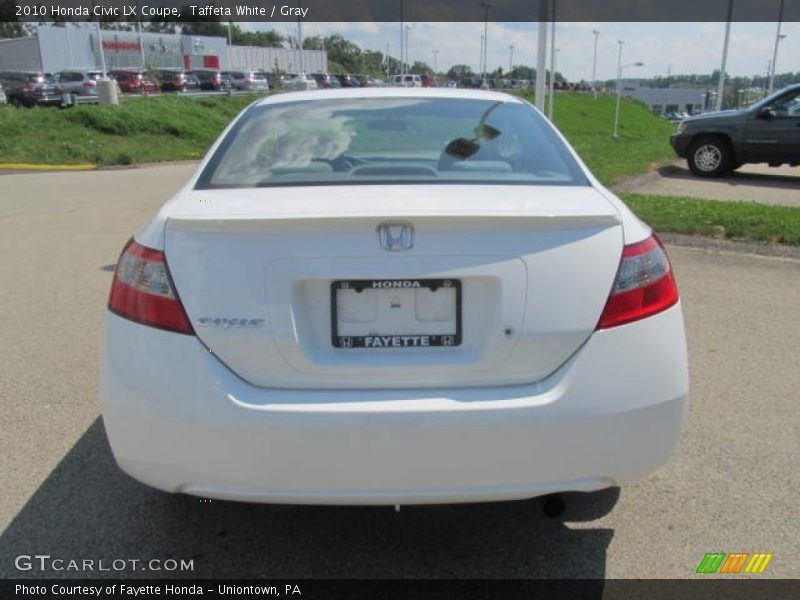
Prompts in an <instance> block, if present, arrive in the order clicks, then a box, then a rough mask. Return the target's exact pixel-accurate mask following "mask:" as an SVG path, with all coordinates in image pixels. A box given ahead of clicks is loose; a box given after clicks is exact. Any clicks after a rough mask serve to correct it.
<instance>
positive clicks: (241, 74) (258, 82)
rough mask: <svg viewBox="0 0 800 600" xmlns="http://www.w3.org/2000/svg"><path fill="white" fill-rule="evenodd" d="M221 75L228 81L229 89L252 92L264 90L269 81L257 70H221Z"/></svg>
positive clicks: (267, 88)
mask: <svg viewBox="0 0 800 600" xmlns="http://www.w3.org/2000/svg"><path fill="white" fill-rule="evenodd" d="M221 76H222V78H223V79H225V80H226V81H230V85H231V89H234V90H241V91H252V92H266V91H268V90H269V83H268V82H267V78H266V76H265V75H264V74H263V73H260V72H258V71H223V72H222V73H221Z"/></svg>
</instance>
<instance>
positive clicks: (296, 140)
mask: <svg viewBox="0 0 800 600" xmlns="http://www.w3.org/2000/svg"><path fill="white" fill-rule="evenodd" d="M687 371H688V369H687V357H686V344H685V337H684V326H683V317H682V313H681V304H680V301H679V298H678V292H677V289H676V286H675V279H674V277H673V272H672V269H671V267H670V264H669V262H668V260H667V256H666V255H665V253H664V249H663V248H662V246H661V244H660V243H659V241H658V240H657V239H656V238H655V237H654V236H653V233H652V231H651V230H650V229H649V228H648V227H647V226H646V225H645V224H643V223H642V222H641V221H639V220H638V219H637V218H636V217H635V216H634V215H633V214H632V213H631V212H630V210H629V209H628V208H627V207H626V206H625V205H624V204H623V203H622V202H621V201H620V200H618V199H617V198H615V197H614V196H613V195H612V194H611V193H610V192H609V191H608V190H606V189H604V188H603V187H602V185H600V184H599V183H598V182H597V180H596V179H595V178H594V177H593V176H592V174H591V173H590V172H589V171H588V170H587V168H586V167H585V166H584V165H583V164H582V162H581V161H580V159H579V158H578V156H577V155H576V154H575V152H574V151H573V150H572V149H571V148H570V147H569V145H568V144H567V142H566V141H565V140H564V139H563V138H562V137H561V135H560V134H559V133H558V132H557V131H556V129H555V128H554V127H553V126H551V125H550V124H549V123H548V122H547V121H546V120H545V119H544V118H543V117H542V116H541V114H540V113H538V112H537V111H536V110H535V109H534V108H533V107H532V106H531V105H530V104H528V103H527V102H525V101H524V100H522V99H520V98H518V97H514V96H509V95H506V94H501V93H495V92H489V91H479V90H475V91H472V90H470V91H466V90H456V89H449V88H447V89H433V88H418V89H408V90H400V89H396V88H384V89H380V88H378V89H352V90H347V91H342V90H333V91H331V90H325V91H318V92H315V91H312V92H295V93H285V94H282V95H276V96H272V97H270V98H267V99H263V100H260V101H258V102H256V103H255V104H253V105H251V106H250V107H249V108H247V109H246V110H245V111H244V112H243V113H242V114H241V115H240V116H239V117H238V118H237V119H236V120H235V121H234V122H233V123H232V124H231V125H230V126H229V127H228V129H227V130H226V131H225V132H224V133H223V134H222V136H221V137H220V139H219V140H218V141H217V142H216V144H215V145H214V146H213V147H212V148H211V150H210V151H209V153H208V155H207V157H206V158H205V160H204V161H203V163H202V164H201V165H200V167H199V169H198V170H197V172H196V174H195V175H194V176H193V177H192V178H191V180H190V181H189V182H188V184H187V185H186V186H185V187H184V188H183V189H182V190H181V191H180V192H179V193H178V194H177V195H175V197H173V198H172V199H171V200H170V201H169V202H167V203H166V204H165V205H164V207H163V208H162V209H161V211H160V212H159V213H158V215H157V216H156V217H155V218H154V219H153V220H152V221H151V222H150V223H149V224H147V225H146V226H144V227H143V228H142V229H141V230H139V231H138V232H137V233H136V235H135V237H134V238H133V239H132V240H131V241H130V242H128V244H127V245H126V246H125V248H124V250H123V252H122V255H121V257H120V259H119V263H118V264H117V268H116V272H115V274H114V280H113V284H112V288H111V294H110V298H109V303H108V311H107V314H106V327H105V347H104V356H103V367H102V384H101V396H102V404H103V413H104V421H105V426H106V430H107V432H108V438H109V440H110V443H111V448H112V450H113V453H114V455H115V457H116V460H117V462H118V463H119V465H120V467H121V468H122V469H123V470H124V471H126V472H127V473H129V474H130V475H132V476H133V477H135V478H136V479H138V480H140V481H142V482H144V483H146V484H148V485H150V486H153V487H156V488H160V489H162V490H167V491H170V492H182V493H186V494H194V495H198V496H203V497H210V498H219V499H230V500H243V501H255V502H276V503H307V504H412V503H443V502H469V501H483V500H504V499H520V498H529V497H533V496H537V495H542V494H547V493H551V492H556V491H591V490H597V489H602V488H606V487H609V486H614V485H617V484H619V483H624V482H628V481H632V480H636V479H637V478H641V477H642V476H644V475H646V474H648V473H649V472H651V471H652V470H653V469H655V468H656V467H658V466H659V465H661V464H662V463H664V462H665V461H666V460H667V458H668V457H669V455H670V453H671V452H672V450H673V448H674V447H675V444H676V442H677V439H678V436H679V432H680V428H681V424H682V421H683V415H684V412H685V410H686V406H687V398H688V373H687Z"/></svg>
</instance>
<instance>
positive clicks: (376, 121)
mask: <svg viewBox="0 0 800 600" xmlns="http://www.w3.org/2000/svg"><path fill="white" fill-rule="evenodd" d="M375 183H502V184H542V185H588V182H587V181H586V178H585V177H584V175H583V174H582V172H581V170H580V168H579V167H578V165H577V163H576V161H575V160H574V159H573V157H572V155H571V154H570V153H569V151H568V150H567V148H566V146H565V145H564V143H563V142H562V141H561V140H560V139H559V138H558V136H557V135H556V134H555V133H554V132H553V131H552V130H551V129H550V128H549V126H548V125H547V124H546V123H545V121H544V119H543V118H541V117H540V116H539V115H538V114H537V113H535V112H534V110H533V109H532V108H531V107H530V106H528V105H527V104H522V103H517V102H499V101H494V100H484V99H480V100H478V99H453V98H409V97H396V98H347V99H345V98H339V99H329V100H310V101H299V102H287V103H278V104H267V105H262V106H254V107H252V108H250V109H249V110H248V111H247V112H246V113H245V114H244V115H243V116H242V118H241V119H240V120H239V121H238V122H237V124H236V125H235V126H234V127H233V128H232V129H231V131H230V132H229V133H228V135H227V136H226V137H225V139H224V140H223V141H222V143H221V144H220V146H219V148H218V149H217V151H216V152H215V153H214V155H213V156H212V158H211V160H210V161H209V163H208V165H207V166H206V168H205V169H204V170H203V173H202V174H201V175H200V178H199V180H198V184H197V187H198V189H209V188H232V187H245V188H249V187H263V186H289V185H334V184H341V185H356V184H375Z"/></svg>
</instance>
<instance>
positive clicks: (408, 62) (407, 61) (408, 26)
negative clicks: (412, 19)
mask: <svg viewBox="0 0 800 600" xmlns="http://www.w3.org/2000/svg"><path fill="white" fill-rule="evenodd" d="M409 31H411V25H406V69H405V71H403V73H408V71H409V70H410V68H409V67H410V63H411V59H410V58H409V56H408V32H409Z"/></svg>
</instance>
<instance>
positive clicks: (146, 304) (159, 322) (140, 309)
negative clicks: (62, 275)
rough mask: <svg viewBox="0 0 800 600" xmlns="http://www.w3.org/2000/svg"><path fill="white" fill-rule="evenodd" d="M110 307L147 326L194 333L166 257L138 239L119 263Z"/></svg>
mask: <svg viewBox="0 0 800 600" xmlns="http://www.w3.org/2000/svg"><path fill="white" fill-rule="evenodd" d="M108 309H109V310H110V311H111V312H113V313H115V314H117V315H119V316H120V317H124V318H126V319H130V320H131V321H136V322H137V323H141V324H143V325H149V326H150V327H157V328H159V329H166V330H167V331H174V332H177V333H184V334H187V335H194V329H193V328H192V324H191V322H190V321H189V317H188V316H187V315H186V311H185V310H184V308H183V304H181V300H180V298H179V297H178V293H177V291H176V290H175V285H174V284H173V282H172V277H171V276H170V274H169V268H168V267H167V259H166V256H165V255H164V253H163V252H161V251H160V250H153V249H152V248H147V247H145V246H142V245H140V244H137V243H136V242H135V241H134V240H130V241H129V242H128V243H127V245H126V246H125V249H124V250H123V251H122V255H121V256H120V257H119V261H118V262H117V268H116V270H115V271H114V280H113V282H112V283H111V294H110V295H109V298H108Z"/></svg>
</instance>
